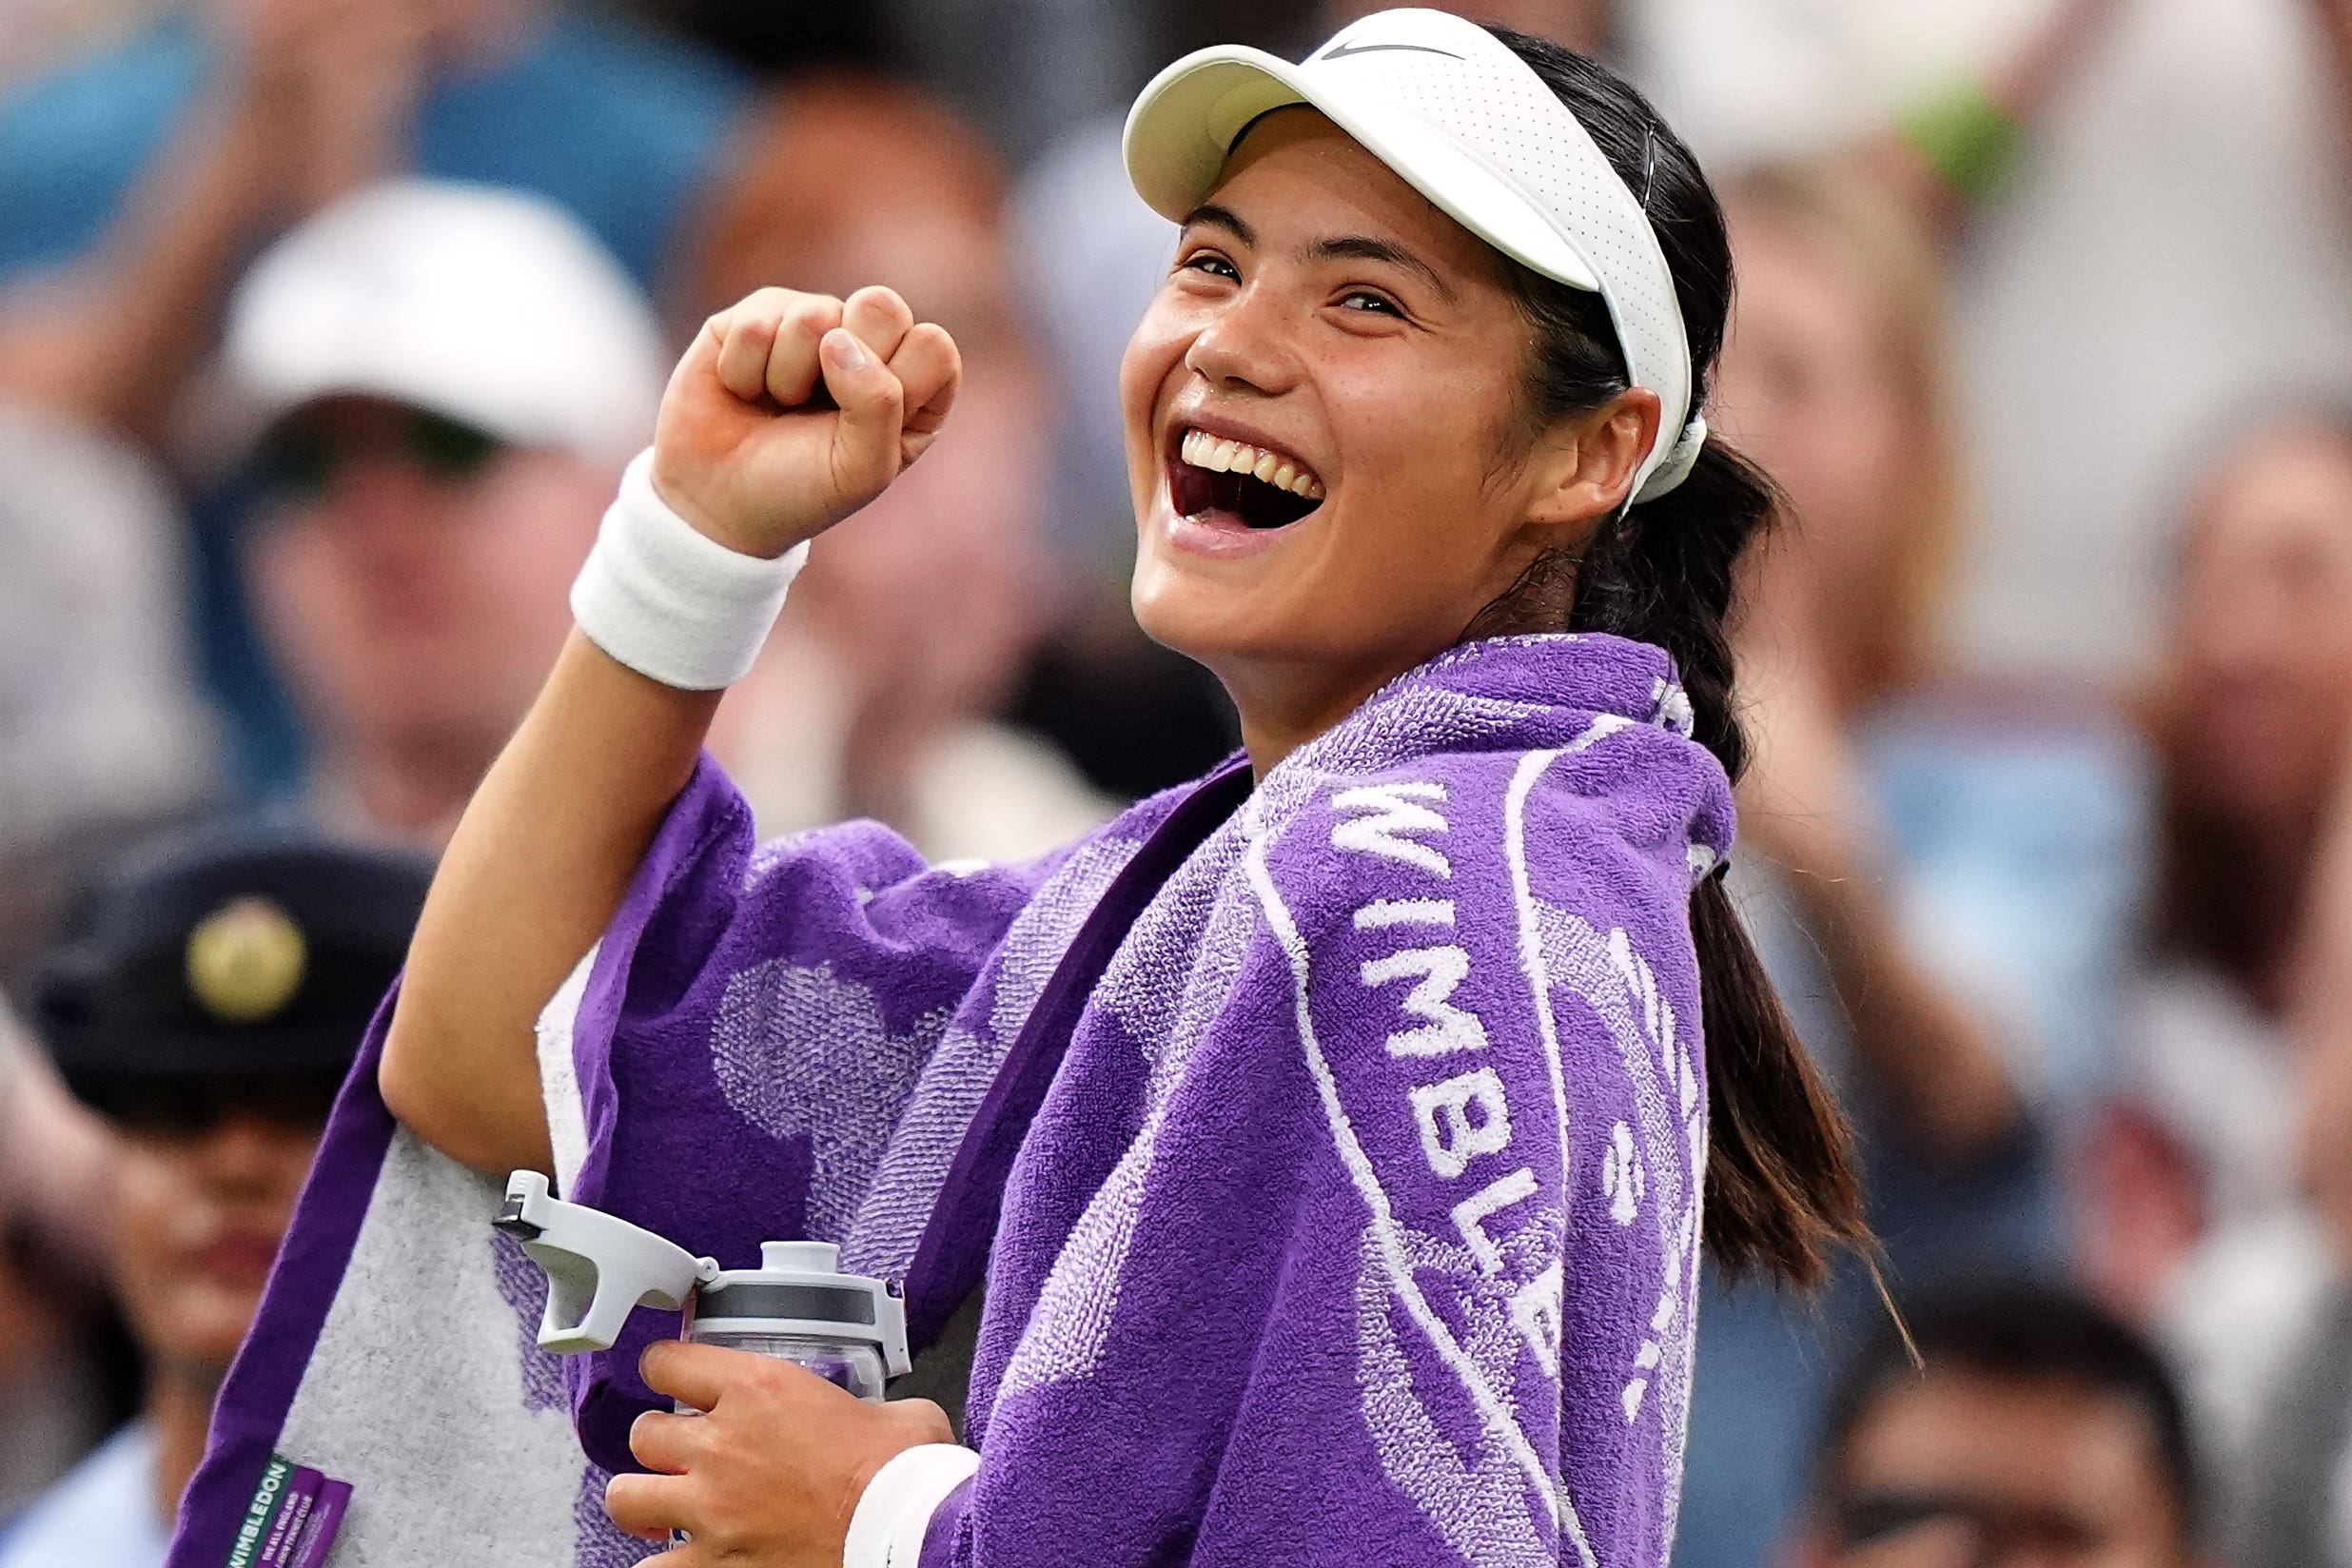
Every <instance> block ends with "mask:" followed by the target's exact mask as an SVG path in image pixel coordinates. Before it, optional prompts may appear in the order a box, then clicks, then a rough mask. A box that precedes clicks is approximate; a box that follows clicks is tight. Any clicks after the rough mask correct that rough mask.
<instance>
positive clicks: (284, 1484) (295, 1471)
mask: <svg viewBox="0 0 2352 1568" xmlns="http://www.w3.org/2000/svg"><path fill="white" fill-rule="evenodd" d="M350 1503H351V1483H350V1482H348V1481H341V1480H331V1479H329V1478H328V1477H327V1476H326V1475H324V1474H323V1473H322V1472H320V1471H318V1470H314V1469H312V1468H311V1467H310V1466H309V1465H306V1464H296V1463H294V1462H293V1461H292V1460H288V1459H287V1458H286V1457H285V1456H284V1455H283V1454H272V1455H271V1456H270V1457H269V1464H268V1466H267V1467H266V1468H265V1470H264V1471H263V1472H262V1480H261V1483H260V1484H259V1485H258V1486H256V1487H255V1488H254V1491H253V1501H252V1504H251V1506H250V1507H248V1508H247V1509H246V1511H245V1521H244V1524H243V1525H242V1526H241V1527H240V1529H239V1530H238V1532H237V1539H236V1544H235V1545H234V1546H233V1547H232V1548H231V1549H230V1551H229V1554H228V1561H227V1563H226V1564H225V1568H323V1564H324V1563H325V1562H326V1559H327V1553H329V1552H330V1551H332V1550H334V1546H335V1532H336V1531H337V1530H338V1529H340V1528H341V1527H342V1525H343V1511H344V1509H346V1508H347V1507H349V1506H350Z"/></svg>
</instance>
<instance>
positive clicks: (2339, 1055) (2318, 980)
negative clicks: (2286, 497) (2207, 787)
mask: <svg viewBox="0 0 2352 1568" xmlns="http://www.w3.org/2000/svg"><path fill="white" fill-rule="evenodd" d="M2325 630H2327V631H2329V632H2338V631H2340V630H2341V622H2340V621H2338V622H2334V623H2331V624H2330V625H2329V626H2328V627H2326V628H2325ZM2346 689H2347V688H2346V686H2345V685H2343V684H2342V683H2338V684H2337V685H2336V686H2335V688H2334V692H2333V694H2332V695H2334V696H2339V697H2341V696H2342V695H2343V693H2344V692H2345V690H2346ZM2337 783H2338V791H2337V798H2336V800H2335V801H2334V803H2333V809H2332V812H2331V820H2330V823H2329V826H2328V830H2327V833H2326V836H2325V841H2324V843H2323V848H2322V851H2321V853H2320V856H2319V864H2318V866H2317V868H2316V869H2315V870H2314V872H2312V875H2311V888H2310V893H2309V897H2308V898H2307V900H2306V905H2305V907H2306V911H2307V915H2306V920H2305V925H2304V931H2303V940H2302V941H2301V942H2299V944H2298V958H2299V963H2298V966H2297V967H2298V968H2299V970H2300V973H2299V974H2298V975H2297V977H2296V980H2295V983H2294V985H2293V987H2292V990H2293V995H2292V997H2291V1000H2290V1008H2289V1017H2290V1020H2291V1022H2292V1024H2293V1026H2294V1038H2295V1040H2296V1043H2297V1052H2296V1054H2297V1057H2298V1060H2297V1064H2296V1065H2297V1067H2298V1068H2299V1069H2300V1070H2298V1071H2297V1072H2296V1073H2295V1074H2294V1075H2293V1076H2292V1077H2291V1078H2289V1079H2288V1080H2287V1082H2286V1084H2285V1085H2284V1088H2285V1090H2286V1096H2287V1099H2288V1102H2289V1105H2288V1106H2283V1107H2276V1108H2278V1109H2290V1108H2291V1113H2292V1114H2293V1116H2294V1119H2295V1121H2296V1123H2297V1127H2296V1131H2297V1138H2296V1143H2297V1145H2298V1147H2299V1149H2300V1156H2301V1157H2300V1160H2299V1169H2298V1175H2299V1176H2300V1179H2301V1180H2300V1186H2301V1187H2302V1189H2303V1192H2304V1194H2305V1195H2306V1197H2307V1198H2308V1200H2309V1204H2310V1208H2311V1210H2312V1213H2313V1215H2314V1217H2315V1218H2316V1220H2317V1222H2318V1224H2317V1225H2316V1226H2315V1227H2314V1228H2315V1229H2316V1231H2317V1236H2316V1243H2317V1245H2312V1246H2310V1247H2309V1249H2308V1250H2309V1253H2310V1254H2311V1256H2310V1257H2308V1258H2306V1257H2303V1256H2296V1257H2292V1258H2289V1257H2285V1256H2283V1255H2282V1254H2281V1252H2280V1249H2279V1248H2278V1247H2277V1246H2273V1247H2272V1248H2271V1256H2269V1257H2267V1258H2257V1259H2254V1260H2251V1262H2250V1263H2249V1264H2248V1265H2247V1266H2249V1267H2263V1266H2265V1265H2266V1266H2267V1267H2268V1268H2269V1269H2271V1270H2272V1271H2274V1276H2275V1275H2276V1274H2284V1275H2285V1276H2286V1277H2288V1278H2292V1277H2293V1274H2294V1272H2295V1265H2297V1264H2310V1263H2316V1264H2318V1277H2317V1279H2316V1281H2315V1282H2314V1283H2313V1284H2311V1286H2310V1288H2309V1289H2308V1291H2307V1292H2306V1294H2305V1297H2304V1299H2303V1302H2302V1303H2300V1305H2301V1307H2302V1310H2300V1311H2297V1312H2289V1313H2285V1314H2282V1313H2280V1312H2278V1311H2276V1310H2273V1311H2271V1312H2269V1313H2267V1314H2266V1315H2265V1317H2264V1318H2263V1319H2247V1320H2244V1321H2242V1322H2241V1323H2240V1325H2239V1327H2240V1334H2241V1335H2242V1336H2243V1337H2244V1338H2247V1339H2252V1340H2255V1341H2258V1342H2260V1343H2262V1344H2263V1345H2264V1348H2265V1349H2266V1350H2267V1351H2268V1354H2267V1355H2265V1356H2264V1357H2263V1358H2261V1363H2260V1365H2259V1366H2258V1367H2257V1369H2256V1372H2255V1374H2254V1376H2253V1378H2252V1379H2251V1380H2246V1379H2244V1375H2243V1374H2242V1381H2252V1382H2254V1383H2255V1386H2254V1388H2253V1390H2252V1397H2251V1398H2250V1399H2248V1400H2246V1401H2244V1404H2245V1406H2246V1413H2245V1419H2244V1422H2243V1426H2244V1430H2243V1432H2242V1433H2240V1434H2239V1436H2240V1437H2241V1438H2242V1440H2243V1441H2241V1442H2240V1444H2239V1445H2238V1448H2237V1450H2236V1451H2235V1452H2234V1453H2231V1454H2229V1455H2227V1456H2225V1458H2227V1459H2228V1460H2231V1461H2233V1462H2232V1464H2231V1468H2232V1469H2233V1470H2234V1472H2235V1477H2234V1479H2235V1480H2236V1482H2237V1484H2236V1487H2235V1489H2234V1490H2235V1494H2236V1498H2235V1500H2236V1503H2237V1506H2236V1507H2235V1508H2234V1509H2233V1510H2232V1512H2231V1516H2230V1523H2231V1526H2232V1528H2231V1532H2230V1534H2231V1538H2232V1540H2231V1544H2232V1547H2233V1549H2234V1553H2235V1556H2236V1559H2237V1562H2238V1564H2239V1568H2289V1565H2293V1568H2343V1565H2345V1564H2348V1563H2352V769H2347V770H2340V772H2339V775H2338V780H2337ZM2280 1228H2283V1227H2274V1229H2280ZM2241 1250H2244V1249H2241ZM2271 1293H2272V1296H2273V1298H2274V1301H2275V1299H2276V1298H2277V1296H2278V1295H2279V1294H2280V1292H2279V1290H2278V1286H2277V1284H2276V1283H2275V1279H2274V1283H2273V1285H2272V1292H2271ZM2233 1392H2235V1390H2233Z"/></svg>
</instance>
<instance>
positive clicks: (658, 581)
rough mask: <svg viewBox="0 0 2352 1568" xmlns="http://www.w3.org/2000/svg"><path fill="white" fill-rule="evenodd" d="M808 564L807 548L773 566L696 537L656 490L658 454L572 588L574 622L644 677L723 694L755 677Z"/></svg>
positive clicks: (616, 510)
mask: <svg viewBox="0 0 2352 1568" xmlns="http://www.w3.org/2000/svg"><path fill="white" fill-rule="evenodd" d="M808 559H809V547H808V545H807V544H805V543H803V544H797V545H794V547H793V548H792V549H790V550H788V551H786V552H785V553H784V554H783V555H781V556H779V557H777V558H776V559H774V560H769V559H765V558H764V557H760V556H747V555H745V554H743V553H742V552H741V551H739V550H730V549H728V548H727V547H726V546H725V545H723V544H721V543H719V542H718V541H717V540H716V539H712V538H710V537H709V536H707V535H705V534H702V533H699V532H697V531H696V528H695V526H694V524H692V523H690V522H688V521H687V520H686V519H684V518H681V517H679V516H678V515H677V514H676V512H674V511H672V510H671V509H670V507H669V505H668V504H667V503H666V502H665V501H663V500H662V499H661V497H660V496H659V495H657V493H656V492H655V490H654V454H653V452H652V450H651V449H650V448H649V449H647V450H646V451H643V452H640V453H638V454H637V460H636V461H633V462H631V463H630V464H629V468H628V472H627V473H625V474H623V475H622V476H621V480H620V494H619V495H618V496H617V497H616V498H615V499H614V501H613V504H612V506H611V508H610V509H609V510H607V511H606V512H605V514H604V526H603V527H601V528H599V529H598V531H597V543H596V548H595V549H593V550H591V551H589V552H588V563H587V564H586V565H585V566H583V567H581V568H580V572H579V578H578V581H576V582H574V583H573V584H572V618H573V619H574V620H576V621H578V623H579V629H580V630H581V631H583V632H585V633H587V634H588V640H589V641H591V642H593V643H595V644H596V645H597V646H598V647H599V648H601V649H603V650H604V651H605V652H606V653H608V654H610V655H612V656H613V657H615V658H617V659H618V660H619V661H620V662H621V663H623V664H626V665H627V666H629V668H631V669H632V670H635V671H637V673H638V674H639V675H645V676H652V677H653V678H654V679H656V680H658V681H660V682H661V683H662V684H663V685H665V686H676V687H677V688H679V689H680V690H682V691H689V692H715V691H717V690H718V689H719V688H721V687H724V686H732V685H734V684H735V682H736V681H738V680H741V679H742V678H743V677H744V676H745V675H747V674H749V673H750V671H751V668H752V661H753V660H754V659H755V658H756V657H759V645H760V644H761V643H763V642H765V641H766V640H767V638H768V631H769V629H770V628H771V627H773V626H774V624H775V617H776V615H777V613H778V612H779V611H781V610H782V609H783V608H784V591H785V590H786V589H788V588H790V587H791V586H792V584H793V578H795V577H798V576H799V575H800V568H801V567H802V566H803V565H804V564H806V563H807V561H808Z"/></svg>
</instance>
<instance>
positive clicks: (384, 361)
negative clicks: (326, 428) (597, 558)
mask: <svg viewBox="0 0 2352 1568" xmlns="http://www.w3.org/2000/svg"><path fill="white" fill-rule="evenodd" d="M225 358H226V363H227V370H228V373H229V377H230V380H231V381H232V382H233V383H234V384H235V385H236V387H237V389H238V390H239V391H240V392H241V393H242V394H243V395H244V396H245V397H246V398H248V399H250V400H251V401H252V402H253V403H254V404H255V408H254V410H253V412H254V413H255V415H256V416H257V421H256V424H255V426H254V429H255V433H256V434H258V433H259V431H260V430H261V429H263V428H265V427H266V426H267V425H268V424H270V423H274V422H275V421H278V420H279V419H282V418H283V417H284V416H285V415H286V414H288V413H290V412H292V411H293V410H294V409H296V408H298V407H300V406H301V405H303V404H304V403H307V402H314V401H316V400H318V399H320V398H325V397H333V396H338V395H356V396H363V397H374V398H383V399H387V400H390V401H393V402H404V403H410V404H413V405H415V406H417V407H420V408H426V409H430V410H432V411H433V412H435V413H438V414H442V415H445V416H447V417H449V418H451V419H455V420H459V421H463V422H465V423H467V424H471V425H474V426H475V427H477V428H479V429H480V430H482V431H484V432H485V433H487V434H490V435H493V436H497V437H499V438H500V439H501V440H503V441H509V442H511V443H514V444H517V445H523V446H547V447H558V448H563V449H567V450H570V451H574V452H577V453H578V454H580V455H581V456H583V457H587V458H591V459H594V460H597V461H612V462H614V463H619V462H624V461H627V460H628V458H629V456H630V454H632V453H634V452H636V451H637V450H638V449H640V448H641V447H643V446H644V445H645V444H646V443H647V442H648V441H652V440H653V433H654V413H655V410H656V409H657V407H658V406H659V404H660V401H661V389H662V384H663V382H664V380H665V378H666V376H667V373H668V358H669V356H668V355H667V353H666V352H665V347H664V344H663V342H662V334H661V329H660V326H659V324H658V323H657V321H656V320H655V318H654V314H653V310H652V308H651V307H650V306H649V305H648V304H647V303H646V301H645V298H644V296H643V294H642V293H641V292H640V291H639V290H638V288H637V284H636V283H635V282H634V281H633V280H632V279H631V278H630V277H629V275H628V273H626V272H625V271H623V270H622V268H621V265H620V264H619V263H618V262H617V261H616V260H614V259H613V257H612V256H611V255H610V254H609V253H608V252H606V251H605V250H604V249H603V247H602V246H600V245H598V243H597V242H596V240H595V239H593V238H592V237H591V236H590V235H589V234H588V232H587V231H586V230H585V229H584V228H582V227H581V226H580V225H579V224H578V222H577V221H576V220H574V219H573V218H572V217H571V216H570V215H569V214H568V213H566V212H564V211H563V210H562V209H561V208H560V207H558V206H553V205H552V204H550V203H548V202H545V201H543V200H540V199H539V198H538V197H533V196H526V195H521V194H519V193H516V192H513V191H507V190H500V189H496V188H493V187H490V186H464V185H450V184H442V183H436V182H430V181H421V180H415V181H400V182H395V183H392V184H386V185H382V186H373V187H371V188H369V189H366V190H363V191H361V192H358V193H357V194H355V195H352V196H347V197H345V198H343V200H341V201H339V202H336V203H334V204H333V205H331V206H327V207H325V208H323V209H322V210H321V211H320V212H318V213H317V214H316V215H315V216H313V217H312V218H310V219H309V220H308V221H307V222H305V223H304V224H303V225H301V226H299V227H297V228H296V229H294V230H293V231H292V232H291V233H289V234H287V235H286V236H285V237H284V239H282V240H280V241H279V242H278V243H277V244H276V245H272V246H271V247H270V248H269V249H268V250H267V251H265V253H264V254H263V255H262V257H261V259H260V260H259V261H257V262H256V263H254V265H253V267H252V269H251V270H250V271H249V272H248V273H247V274H246V275H245V280H244V281H243V283H241V284H239V285H238V288H237V291H236V294H235V297H234V298H233V299H232V301H231V302H230V306H229V321H228V334H227V343H226V348H225Z"/></svg>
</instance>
